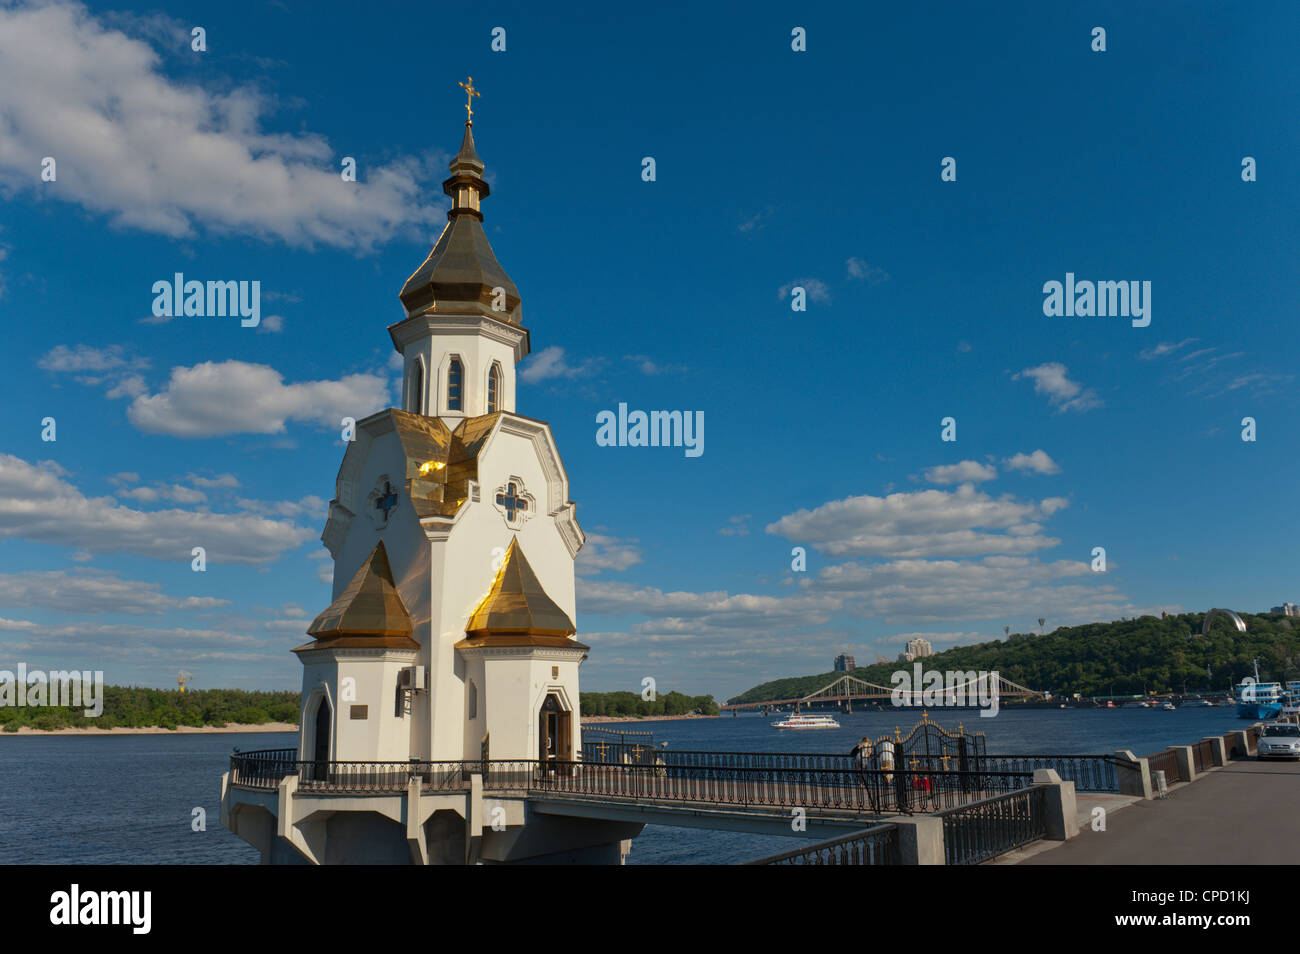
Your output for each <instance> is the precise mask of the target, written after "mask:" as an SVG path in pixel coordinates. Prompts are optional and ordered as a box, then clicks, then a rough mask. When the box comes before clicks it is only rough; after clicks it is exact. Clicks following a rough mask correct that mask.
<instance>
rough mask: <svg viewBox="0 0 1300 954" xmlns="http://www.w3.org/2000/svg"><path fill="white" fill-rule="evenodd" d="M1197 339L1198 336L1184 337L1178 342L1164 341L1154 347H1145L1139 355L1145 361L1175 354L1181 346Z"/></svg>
mask: <svg viewBox="0 0 1300 954" xmlns="http://www.w3.org/2000/svg"><path fill="white" fill-rule="evenodd" d="M1197 340H1198V339H1196V338H1184V339H1183V340H1182V341H1178V342H1170V341H1162V342H1160V343H1159V344H1158V345H1156V346H1155V347H1153V348H1144V349H1143V350H1142V352H1141V353H1140V354H1139V355H1138V357H1139V358H1141V359H1142V360H1143V361H1150V360H1151V359H1152V358H1161V357H1164V356H1165V355H1167V354H1173V353H1174V352H1175V351H1177V350H1179V349H1180V348H1183V347H1186V346H1187V345H1189V344H1193V343H1195V342H1196V341H1197Z"/></svg>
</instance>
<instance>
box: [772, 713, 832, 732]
mask: <svg viewBox="0 0 1300 954" xmlns="http://www.w3.org/2000/svg"><path fill="white" fill-rule="evenodd" d="M839 727H840V724H839V723H838V722H836V721H835V720H834V719H832V718H831V717H830V716H827V715H792V716H790V718H788V719H785V720H783V721H781V722H773V723H772V728H774V729H838V728H839Z"/></svg>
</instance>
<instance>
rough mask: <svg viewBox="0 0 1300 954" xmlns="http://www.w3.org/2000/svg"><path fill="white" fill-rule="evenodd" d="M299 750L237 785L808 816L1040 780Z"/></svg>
mask: <svg viewBox="0 0 1300 954" xmlns="http://www.w3.org/2000/svg"><path fill="white" fill-rule="evenodd" d="M295 754H296V753H295V752H294V751H293V750H292V749H284V750H268V751H265V752H248V753H236V754H235V755H232V756H231V757H230V768H231V783H232V784H233V785H234V786H236V787H239V788H249V789H258V790H273V789H275V788H276V787H277V786H278V785H279V784H280V781H281V780H282V779H284V778H285V777H287V776H290V775H294V776H297V779H298V788H299V790H300V791H303V792H319V793H341V792H360V793H394V792H401V791H404V790H405V789H406V788H407V787H408V786H409V784H410V781H411V779H413V778H419V779H420V781H421V786H422V788H423V789H424V790H425V791H461V790H464V789H466V788H468V786H469V780H470V778H471V776H473V775H475V774H479V775H481V776H482V778H483V787H484V789H485V790H490V791H518V792H530V793H539V794H541V793H545V794H552V795H554V794H566V795H582V796H605V797H615V798H632V799H644V800H657V801H668V802H688V803H714V804H724V805H741V806H771V807H791V808H796V807H801V808H813V809H828V810H841V811H848V812H854V813H859V814H863V813H870V814H885V813H905V814H912V813H915V812H933V811H941V810H944V809H947V808H952V807H955V806H957V805H962V804H965V803H967V802H971V801H976V800H979V799H983V798H987V797H989V796H991V795H997V794H1006V793H1008V792H1011V791H1014V790H1016V789H1018V788H1022V787H1024V786H1027V785H1029V784H1031V782H1032V779H1033V776H1032V772H1006V771H977V772H959V771H951V770H943V769H937V768H930V767H922V768H910V767H909V768H894V769H892V770H889V771H883V770H875V769H862V768H858V767H856V763H855V761H854V760H853V759H852V758H850V757H849V756H843V755H806V754H805V755H783V754H779V753H745V752H672V753H664V752H659V753H657V754H655V755H654V756H653V760H651V759H649V758H647V759H645V760H643V761H641V762H620V763H604V762H580V761H560V760H542V761H538V760H536V759H525V760H502V759H493V760H486V761H485V760H460V761H408V762H365V761H343V762H340V761H328V762H325V761H320V762H318V761H303V760H295V759H293V758H290V757H288V756H292V755H295Z"/></svg>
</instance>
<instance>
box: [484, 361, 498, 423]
mask: <svg viewBox="0 0 1300 954" xmlns="http://www.w3.org/2000/svg"><path fill="white" fill-rule="evenodd" d="M500 401H501V368H500V366H499V365H497V364H496V362H493V364H492V370H491V371H489V372H488V400H487V412H488V413H489V414H495V413H496V412H497V410H498V405H499V403H500Z"/></svg>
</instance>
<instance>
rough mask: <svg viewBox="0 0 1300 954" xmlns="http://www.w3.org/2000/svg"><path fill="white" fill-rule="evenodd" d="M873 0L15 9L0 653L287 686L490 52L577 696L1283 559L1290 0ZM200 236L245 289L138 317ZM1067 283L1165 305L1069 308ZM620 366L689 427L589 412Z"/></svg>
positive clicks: (632, 383)
mask: <svg viewBox="0 0 1300 954" xmlns="http://www.w3.org/2000/svg"><path fill="white" fill-rule="evenodd" d="M841 6H843V5H820V4H800V5H797V6H796V7H789V6H786V5H777V4H745V5H735V6H732V7H729V8H724V7H711V8H706V7H702V6H700V5H681V6H678V5H674V4H655V5H652V6H650V7H642V8H632V7H628V8H622V7H620V8H619V9H618V10H617V12H614V11H611V10H609V9H602V8H600V7H598V6H596V5H592V6H589V7H569V6H566V7H565V8H563V9H560V8H546V9H536V10H529V9H525V8H524V5H519V6H518V7H515V6H504V5H493V4H476V5H474V7H473V8H472V9H470V10H465V9H464V7H463V5H437V4H421V5H397V4H384V3H375V4H371V5H368V6H366V7H365V8H364V9H360V8H356V7H354V6H352V5H346V6H345V5H337V6H332V5H329V4H325V5H321V4H313V5H310V6H308V5H301V6H299V5H294V4H280V3H277V4H269V5H266V6H264V7H261V8H257V7H254V6H253V5H239V9H237V10H232V9H230V6H229V5H225V4H170V5H169V6H168V8H167V10H166V12H165V13H164V12H162V11H160V10H159V9H158V8H153V7H143V8H128V7H124V6H118V5H101V4H92V5H90V6H80V5H75V4H65V3H53V4H31V3H3V4H0V287H2V288H3V293H2V294H0V316H2V317H3V322H4V329H5V337H6V352H7V354H6V361H5V372H6V373H5V378H6V380H5V385H4V387H5V395H6V406H7V408H8V413H6V414H5V415H4V416H3V419H2V422H0V662H4V663H7V664H16V663H17V662H18V661H24V662H27V663H28V665H29V666H33V667H49V668H55V667H58V668H70V667H76V668H102V669H104V670H105V673H106V678H107V679H108V680H109V681H110V682H119V683H137V684H149V685H166V684H169V683H171V682H173V681H174V677H175V672H176V670H178V669H181V668H184V669H187V670H190V671H193V672H195V673H196V674H197V676H198V678H197V679H196V682H195V684H196V685H198V686H200V687H202V686H234V685H238V686H244V687H248V688H282V687H283V688H289V687H297V685H298V683H299V678H300V670H299V668H298V664H297V662H296V660H295V659H294V658H293V657H292V656H291V655H290V654H289V653H288V649H289V648H290V647H292V646H294V645H297V644H298V643H300V642H301V641H302V640H303V638H304V636H303V632H304V630H305V626H306V624H307V622H308V621H309V620H310V619H311V617H313V616H314V615H315V614H316V613H317V612H318V611H319V610H320V609H321V608H323V606H324V605H325V604H326V603H327V602H328V600H329V586H328V584H327V582H326V579H327V577H326V575H325V574H326V571H327V570H328V567H329V562H328V560H327V559H324V557H325V556H326V553H325V551H324V549H323V547H322V546H321V545H320V542H319V534H320V531H321V528H322V526H323V523H324V517H325V511H326V507H327V503H328V500H329V498H330V497H331V496H332V492H333V482H334V477H335V474H336V472H337V468H338V463H339V460H340V458H341V453H342V444H341V443H340V441H339V434H338V430H337V428H336V427H333V426H331V425H330V423H329V422H332V421H337V419H338V418H339V417H340V416H341V415H342V414H343V413H349V412H351V413H354V414H355V416H357V417H361V416H362V415H363V414H366V413H369V412H371V411H373V410H377V409H378V408H380V407H382V406H386V405H388V404H392V403H395V393H396V392H395V390H394V388H395V384H396V369H395V367H394V364H393V361H392V358H393V352H392V348H391V344H390V342H389V339H388V335H387V333H386V331H385V328H386V326H387V325H389V324H391V323H393V322H394V321H397V320H398V319H400V317H401V316H402V313H401V310H400V305H399V302H398V300H397V292H398V290H399V288H400V287H401V284H402V282H403V281H404V280H405V278H406V277H407V275H409V274H410V272H411V271H412V270H413V269H414V268H415V267H416V266H417V265H418V264H419V263H420V261H421V260H422V259H423V257H424V256H425V255H426V254H427V251H428V248H429V246H430V245H431V243H432V241H433V240H434V238H436V236H437V233H438V232H439V231H440V230H441V227H442V224H443V222H444V221H445V219H444V211H445V209H446V204H445V203H446V200H445V197H444V196H443V195H442V192H441V188H440V183H441V180H442V179H443V178H444V177H445V176H446V162H447V160H448V159H449V158H450V154H451V152H452V151H454V150H455V148H456V147H457V146H458V144H459V140H460V133H461V123H462V121H463V115H464V114H463V106H462V103H463V100H462V98H461V93H460V90H459V89H458V87H457V86H456V83H457V82H458V81H460V80H463V79H464V78H465V76H466V75H467V74H472V75H473V77H474V83H475V85H476V86H477V87H478V88H479V89H481V90H482V92H483V97H482V99H481V100H478V101H476V104H475V105H476V108H475V120H476V121H475V137H476V141H477V145H478V151H479V154H480V155H481V156H482V157H483V159H484V161H485V162H486V164H487V168H488V178H489V181H490V182H491V185H492V194H491V196H490V197H489V198H488V199H487V200H485V202H484V214H485V217H486V221H485V228H486V229H487V234H488V236H489V238H490V239H491V241H492V243H493V245H494V248H495V250H496V253H497V256H498V257H499V259H500V260H501V262H502V263H503V264H504V266H505V267H506V269H507V270H508V271H509V273H510V275H511V277H512V278H513V279H514V281H515V282H516V284H517V285H518V286H519V288H520V291H521V293H522V294H523V298H524V323H525V324H526V326H527V327H528V328H529V329H530V330H531V332H532V344H533V355H532V356H531V357H530V358H528V359H527V360H526V361H525V362H524V363H523V364H522V365H521V368H520V371H521V385H520V390H519V398H518V409H519V411H520V413H523V414H526V415H528V416H530V417H536V418H541V419H543V420H546V421H549V422H550V423H551V426H552V428H553V430H554V432H555V436H556V439H557V442H558V444H559V448H560V451H561V453H562V455H563V457H564V460H565V462H566V466H567V467H568V470H569V476H570V481H571V488H572V493H573V497H574V499H575V500H576V501H577V502H578V518H579V521H580V522H581V524H582V525H583V527H584V529H585V530H586V531H587V533H588V535H589V545H588V548H587V549H586V550H585V551H584V553H583V555H582V556H581V558H580V560H579V564H578V567H579V574H580V581H579V585H578V615H579V619H578V626H579V633H580V636H581V637H582V638H583V639H584V640H585V641H587V642H589V643H590V644H591V645H592V647H593V652H592V655H591V658H590V659H589V661H588V662H587V663H586V664H585V666H584V670H583V686H584V688H587V689H606V690H608V689H639V687H640V685H641V680H642V678H643V677H645V676H653V677H654V678H655V679H656V681H657V683H658V685H659V687H660V689H661V690H663V689H670V688H676V689H681V690H684V691H689V692H712V693H714V694H715V695H717V696H720V697H721V696H727V695H730V694H734V693H735V692H738V691H740V690H742V689H744V688H746V687H747V686H749V685H752V684H754V683H757V682H760V681H763V680H766V679H769V678H775V677H779V676H784V675H792V674H802V673H808V672H817V671H824V670H827V669H829V668H830V661H831V657H832V655H833V654H834V653H836V652H839V651H848V652H852V653H854V654H855V655H857V657H858V660H859V662H862V661H868V662H869V661H871V660H873V659H874V658H875V656H876V655H877V654H880V653H884V654H886V655H889V656H890V657H892V656H894V655H895V654H896V653H897V652H898V651H899V650H900V649H901V646H902V643H903V642H905V641H906V640H907V639H908V638H909V637H910V636H911V635H913V634H925V635H927V638H930V639H931V641H932V642H934V643H935V644H936V646H940V647H941V646H945V645H952V644H954V643H961V642H970V641H978V640H983V639H988V638H992V637H994V636H1001V634H1002V631H1003V626H1004V625H1010V626H1011V627H1012V629H1013V631H1016V630H1020V631H1029V630H1031V629H1035V628H1036V625H1037V624H1036V622H1035V620H1036V618H1037V617H1039V616H1043V617H1046V618H1047V620H1048V624H1047V625H1048V628H1051V627H1053V626H1056V625H1065V624H1073V623H1080V622H1086V621H1091V620H1094V619H1112V618H1116V617H1118V616H1132V615H1136V614H1139V613H1143V612H1156V613H1158V612H1159V611H1160V610H1161V609H1169V610H1175V609H1187V610H1200V609H1205V608H1207V607H1208V606H1211V605H1218V606H1227V607H1230V608H1233V609H1237V610H1242V611H1260V610H1267V609H1268V608H1269V607H1270V606H1272V605H1275V604H1277V603H1280V602H1282V601H1284V600H1288V599H1292V600H1294V599H1296V598H1297V597H1298V596H1300V589H1297V584H1296V582H1295V559H1294V556H1293V553H1292V547H1291V546H1290V545H1289V544H1290V538H1291V536H1292V532H1293V528H1294V525H1295V522H1296V517H1297V515H1298V509H1300V508H1297V506H1296V502H1295V500H1296V498H1295V491H1294V472H1295V466H1296V459H1297V454H1296V452H1297V442H1296V415H1297V400H1296V396H1297V388H1296V380H1295V365H1296V358H1297V354H1298V353H1300V348H1298V346H1300V340H1298V338H1300V335H1298V334H1297V331H1296V323H1295V315H1294V307H1295V306H1294V303H1295V302H1296V301H1297V298H1298V296H1297V291H1300V289H1297V282H1298V281H1300V277H1298V273H1297V269H1296V268H1295V267H1294V262H1295V260H1296V255H1297V252H1298V251H1300V249H1298V248H1297V244H1298V243H1297V232H1296V229H1295V225H1294V223H1295V221H1296V216H1297V211H1300V202H1298V201H1297V198H1298V196H1297V177H1296V176H1295V175H1294V169H1293V165H1294V157H1295V156H1296V155H1300V143H1298V142H1297V132H1296V128H1297V127H1296V123H1295V117H1296V116H1297V115H1300V108H1298V107H1300V103H1298V102H1297V94H1296V89H1295V84H1294V70H1295V62H1296V61H1295V54H1294V49H1293V44H1292V42H1291V39H1290V38H1291V37H1293V36H1294V35H1295V33H1296V30H1297V27H1298V26H1300V24H1298V23H1297V20H1300V8H1297V7H1295V5H1294V4H1286V3H1275V4H1270V3H1260V4H1254V5H1252V6H1251V7H1250V9H1249V11H1242V10H1241V9H1240V8H1235V7H1233V6H1232V5H1229V4H1211V3H1197V4H1192V5H1177V6H1175V5H1173V4H1156V5H1151V7H1152V9H1147V10H1140V11H1139V10H1132V9H1130V8H1129V7H1130V5H1128V4H1107V3H1094V4H1071V5H1057V4H1052V5H1046V4H1035V3H1023V4H1013V3H1007V4H1000V5H997V6H996V9H990V8H987V7H980V8H975V7H974V6H973V5H970V4H963V3H947V4H932V5H925V6H923V7H909V6H907V5H903V6H902V7H901V8H898V9H884V8H879V9H877V8H847V7H846V8H844V9H840V7H841ZM245 7H247V9H245ZM408 7H409V8H408ZM195 26H200V27H202V28H204V30H205V31H206V40H207V51H206V52H201V53H200V52H195V51H193V50H191V48H190V47H191V44H190V35H191V29H192V28H193V27H195ZM1097 26H1101V27H1104V28H1105V29H1106V31H1107V35H1106V45H1107V49H1106V51H1105V52H1094V51H1093V50H1092V49H1091V43H1092V36H1091V31H1092V29H1093V28H1094V27H1097ZM494 27H503V28H504V29H505V31H506V50H505V51H504V52H493V51H492V50H491V48H490V44H491V40H492V30H493V28H494ZM795 27H804V28H805V29H806V31H807V50H806V51H804V52H795V51H793V50H792V49H791V31H792V29H793V28H795ZM45 156H53V157H54V158H55V159H56V161H57V179H56V181H54V182H42V181H41V179H40V170H41V160H42V158H43V157H45ZM345 156H352V157H355V158H356V160H357V163H358V178H359V181H358V182H356V183H345V182H343V181H342V180H341V178H340V176H339V174H338V169H339V163H340V161H341V160H342V158H343V157H345ZM646 156H651V157H654V159H655V161H656V179H655V181H653V182H646V181H643V179H642V176H641V170H642V159H643V157H646ZM946 156H951V157H954V158H955V159H956V163H957V180H956V181H955V182H943V181H940V162H941V160H942V159H943V158H944V157H946ZM1246 156H1251V157H1254V158H1255V160H1256V162H1257V168H1258V181H1255V182H1243V181H1242V177H1241V168H1242V159H1243V157H1246ZM178 271H180V272H183V273H185V274H186V276H187V277H189V278H197V279H200V280H207V279H223V280H226V279H235V280H258V281H260V282H261V283H262V284H261V287H262V314H263V322H262V325H261V326H260V327H259V328H257V329H251V328H242V327H240V323H239V321H238V320H237V319H229V318H184V317H180V318H174V319H172V320H170V321H160V320H157V319H154V318H153V316H152V314H151V305H152V301H153V295H152V293H151V288H152V285H153V283H154V282H155V281H159V280H165V279H170V278H171V276H172V275H173V273H175V272H178ZM1067 272H1072V273H1074V274H1075V275H1076V276H1077V278H1078V279H1080V280H1083V279H1090V280H1094V281H1102V280H1133V281H1149V282H1151V287H1152V294H1151V306H1152V307H1151V322H1150V325H1149V326H1147V327H1145V328H1137V327H1133V326H1132V324H1131V322H1130V321H1129V320H1127V319H1123V318H1065V317H1046V316H1044V314H1043V307H1042V306H1043V299H1044V294H1043V290H1042V289H1043V285H1044V283H1045V282H1048V281H1053V280H1055V281H1064V280H1065V275H1066V273H1067ZM795 285H798V286H800V287H803V288H804V289H805V290H806V292H807V294H808V307H807V310H806V311H805V312H795V311H792V309H791V298H790V296H789V289H790V288H791V287H792V286H795ZM620 402H624V403H626V404H627V405H628V406H629V407H630V408H633V409H638V408H639V409H645V410H651V409H680V410H700V411H703V412H704V415H705V452H704V454H703V455H702V456H701V457H698V458H688V457H686V456H685V455H684V454H683V453H682V451H681V450H680V449H673V448H630V447H624V448H609V447H599V446H597V444H596V442H595V433H596V425H595V415H596V414H597V413H598V412H599V411H601V410H604V409H615V408H617V406H618V404H619V403H620ZM947 416H951V417H954V418H956V420H957V440H956V441H955V442H943V441H941V440H940V420H941V419H942V418H944V417H947ZM1246 416H1250V417H1253V418H1255V420H1256V422H1257V430H1258V439H1257V440H1256V441H1254V442H1244V441H1242V440H1241V430H1242V427H1241V420H1242V418H1243V417H1246ZM45 417H54V418H55V419H56V421H57V441H55V442H53V443H50V442H43V441H42V440H41V426H40V422H41V420H42V419H43V418H45ZM195 545H204V546H206V547H207V549H208V554H209V559H208V568H207V571H206V572H205V573H201V574H200V573H194V572H193V571H192V570H191V568H190V557H189V553H190V548H191V547H192V546H195ZM795 546H802V547H805V548H806V550H807V554H808V556H807V570H806V572H802V573H798V572H792V570H791V549H792V548H793V547H795ZM1096 546H1103V547H1105V548H1106V553H1107V563H1108V566H1107V572H1106V573H1104V574H1103V573H1096V572H1093V571H1092V570H1091V569H1090V566H1089V563H1090V561H1091V558H1092V557H1091V553H1092V549H1093V548H1094V547H1096Z"/></svg>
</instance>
